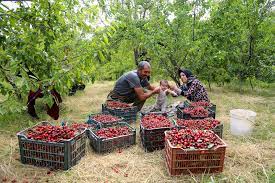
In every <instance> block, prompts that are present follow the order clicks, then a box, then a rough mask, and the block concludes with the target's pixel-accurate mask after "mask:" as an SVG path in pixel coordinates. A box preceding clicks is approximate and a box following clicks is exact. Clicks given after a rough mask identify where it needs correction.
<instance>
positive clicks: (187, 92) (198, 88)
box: [175, 69, 210, 102]
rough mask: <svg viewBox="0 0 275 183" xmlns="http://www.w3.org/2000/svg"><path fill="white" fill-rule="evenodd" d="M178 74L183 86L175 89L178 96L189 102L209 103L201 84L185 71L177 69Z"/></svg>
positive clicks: (189, 72)
mask: <svg viewBox="0 0 275 183" xmlns="http://www.w3.org/2000/svg"><path fill="white" fill-rule="evenodd" d="M178 74H179V77H180V80H181V81H182V83H183V84H184V85H182V86H180V88H177V87H176V88H175V91H176V92H177V94H178V95H183V96H185V97H186V98H187V99H188V100H190V101H191V102H198V101H205V102H210V100H209V98H208V94H207V92H206V89H205V88H204V87H203V85H202V84H201V82H200V81H199V80H198V79H196V77H195V76H193V74H192V72H191V71H190V70H187V69H179V70H178Z"/></svg>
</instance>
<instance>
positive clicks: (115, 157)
mask: <svg viewBox="0 0 275 183" xmlns="http://www.w3.org/2000/svg"><path fill="white" fill-rule="evenodd" d="M112 86H113V82H96V83H95V84H93V85H89V86H87V88H86V89H85V90H84V91H83V92H77V94H76V95H75V96H73V97H66V98H64V103H63V106H62V112H61V117H60V118H59V120H58V121H54V123H56V124H58V123H60V121H61V120H63V119H66V120H71V121H77V122H84V121H85V120H86V118H87V115H88V114H89V113H92V112H99V111H100V109H101V104H102V103H103V102H104V101H105V98H106V96H107V94H108V92H109V90H110V89H112ZM273 91H274V90H273ZM259 93H261V95H260V94H259ZM265 93H268V95H265ZM270 93H272V90H271V89H265V90H264V91H261V90H258V91H257V93H253V92H246V93H244V94H239V93H237V92H235V91H234V90H230V89H228V88H219V87H214V88H213V90H212V91H211V92H209V95H210V98H211V101H212V102H213V103H215V104H216V105H217V119H219V120H221V121H222V122H223V123H224V140H225V142H226V143H227V145H228V147H227V150H226V158H225V165H224V171H223V173H221V174H218V175H196V176H195V175H192V176H179V177H171V176H169V174H168V173H167V168H166V166H165V160H164V157H163V151H155V152H153V153H145V152H144V150H143V148H142V147H141V145H140V138H139V134H137V145H135V146H132V147H130V148H127V149H123V150H122V152H118V151H115V152H112V153H109V154H103V155H101V154H96V153H95V152H94V151H93V150H92V149H91V147H90V146H88V147H87V153H86V156H85V157H84V158H83V159H82V160H81V161H80V162H79V163H78V164H77V165H76V166H74V167H73V168H71V169H70V170H68V171H54V172H50V174H47V172H48V169H45V168H39V167H34V166H30V165H23V164H21V163H20V161H19V148H18V140H17V138H16V135H15V134H16V132H17V131H18V130H21V129H23V128H26V127H29V126H32V125H33V124H35V123H37V122H38V121H41V120H50V121H52V120H51V119H50V117H48V116H47V115H46V114H45V113H43V114H42V115H41V119H40V120H33V119H32V118H30V117H28V116H27V115H26V114H9V115H5V116H0V127H1V129H0V130H1V134H0V178H1V179H2V178H3V177H6V178H7V179H8V180H9V181H11V180H13V179H16V180H17V181H19V182H23V181H24V180H25V181H28V182H47V181H48V182H64V183H65V182H66V183H67V182H173V183H174V182H251V183H252V182H253V183H255V182H259V183H263V182H274V178H275V177H274V171H275V162H274V160H275V157H274V152H275V151H274V150H275V147H274V146H275V142H274V139H275V138H274V131H275V127H274V121H275V115H274V109H275V104H274V101H275V100H274V99H275V96H274V92H273V95H271V94H270ZM178 100H185V99H184V98H170V102H175V101H178ZM153 103H154V98H151V99H150V100H148V101H147V102H146V104H145V105H151V104H153ZM39 108H40V110H41V109H42V108H43V107H39ZM234 108H245V109H251V110H253V111H255V112H257V118H256V122H255V128H254V131H253V133H252V135H251V136H249V137H236V136H233V135H231V133H230V116H229V112H230V110H231V109H234ZM39 114H40V113H39ZM138 125H139V123H136V124H135V125H134V126H135V127H136V128H137V129H138ZM138 131H139V130H137V132H138ZM114 168H116V169H117V170H118V172H115V171H114ZM1 179H0V180H1Z"/></svg>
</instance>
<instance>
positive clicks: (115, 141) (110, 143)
mask: <svg viewBox="0 0 275 183" xmlns="http://www.w3.org/2000/svg"><path fill="white" fill-rule="evenodd" d="M114 126H127V127H128V128H130V129H131V132H132V133H130V134H129V135H123V136H119V137H113V138H108V139H104V138H100V137H98V136H97V135H96V131H97V130H99V129H88V138H89V140H90V145H91V146H92V148H93V149H94V150H95V151H96V152H98V153H106V152H112V151H113V150H115V149H117V148H125V147H129V146H131V145H134V144H136V130H135V129H134V128H132V127H131V126H130V125H128V124H127V123H125V122H118V123H117V124H115V125H114ZM114 126H112V127H114Z"/></svg>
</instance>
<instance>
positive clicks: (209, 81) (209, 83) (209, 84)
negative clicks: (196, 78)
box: [207, 78, 212, 91]
mask: <svg viewBox="0 0 275 183" xmlns="http://www.w3.org/2000/svg"><path fill="white" fill-rule="evenodd" d="M207 83H208V87H209V90H210V91H212V88H211V80H210V78H208V80H207Z"/></svg>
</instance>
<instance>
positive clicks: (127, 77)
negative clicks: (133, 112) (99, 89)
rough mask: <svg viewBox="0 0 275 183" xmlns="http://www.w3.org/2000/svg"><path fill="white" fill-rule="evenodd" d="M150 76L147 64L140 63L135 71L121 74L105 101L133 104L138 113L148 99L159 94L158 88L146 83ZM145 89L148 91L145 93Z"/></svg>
mask: <svg viewBox="0 0 275 183" xmlns="http://www.w3.org/2000/svg"><path fill="white" fill-rule="evenodd" d="M150 74H151V66H150V64H149V62H147V61H141V62H140V63H139V64H138V67H137V70H133V71H130V72H127V73H125V74H123V75H122V76H121V77H120V78H119V79H118V80H117V81H116V84H115V87H114V89H113V90H112V91H111V92H110V93H109V94H108V97H107V99H109V100H119V101H121V102H125V103H133V106H137V108H138V111H140V110H141V108H142V107H143V105H144V103H145V101H146V100H147V99H148V98H150V97H151V96H152V95H154V94H157V93H159V87H154V86H152V85H151V84H150V83H149V81H148V78H149V77H150ZM145 88H146V89H148V91H146V92H145Z"/></svg>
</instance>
